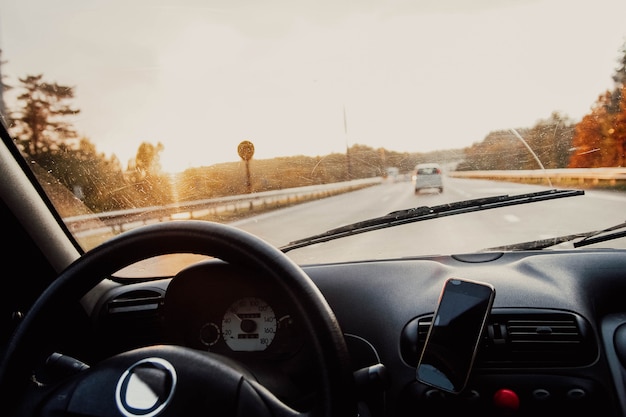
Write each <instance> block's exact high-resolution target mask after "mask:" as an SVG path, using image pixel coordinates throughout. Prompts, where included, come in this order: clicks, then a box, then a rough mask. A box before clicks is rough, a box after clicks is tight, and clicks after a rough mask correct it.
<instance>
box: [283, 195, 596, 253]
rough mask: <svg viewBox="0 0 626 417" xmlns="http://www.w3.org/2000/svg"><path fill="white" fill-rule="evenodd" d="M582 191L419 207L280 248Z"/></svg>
mask: <svg viewBox="0 0 626 417" xmlns="http://www.w3.org/2000/svg"><path fill="white" fill-rule="evenodd" d="M584 193H585V192H584V191H581V190H556V189H552V190H547V191H539V192H534V193H527V194H518V195H508V194H505V195H498V196H493V197H484V198H476V199H472V200H463V201H457V202H453V203H447V204H441V205H438V206H431V207H428V206H421V207H415V208H409V209H405V210H397V211H392V212H391V213H388V214H385V215H384V216H380V217H375V218H372V219H368V220H363V221H359V222H356V223H352V224H348V225H346V226H341V227H338V228H336V229H331V230H328V231H326V232H324V233H321V234H318V235H313V236H310V237H307V238H304V239H299V240H294V241H292V242H289V243H288V244H287V245H285V246H283V247H281V248H280V250H282V251H283V252H288V251H290V250H293V249H297V248H302V247H304V246H310V245H314V244H316V243H322V242H328V241H329V240H334V239H339V238H343V237H347V236H353V235H356V234H359V233H365V232H369V231H372V230H378V229H384V228H387V227H394V226H399V225H402V224H407V223H414V222H418V221H422V220H430V219H436V218H440V217H445V216H454V215H457V214H463V213H470V212H474V211H482V210H489V209H494V208H499V207H506V206H514V205H519V204H526V203H534V202H537V201H545V200H552V199H556V198H563V197H573V196H577V195H583V194H584Z"/></svg>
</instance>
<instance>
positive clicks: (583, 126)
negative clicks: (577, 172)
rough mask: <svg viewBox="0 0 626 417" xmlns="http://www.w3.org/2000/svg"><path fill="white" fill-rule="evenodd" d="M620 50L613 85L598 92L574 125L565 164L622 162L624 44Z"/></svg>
mask: <svg viewBox="0 0 626 417" xmlns="http://www.w3.org/2000/svg"><path fill="white" fill-rule="evenodd" d="M622 52H623V57H622V60H621V63H620V66H619V67H618V68H617V70H616V72H615V75H614V76H613V81H614V82H615V85H616V86H615V89H614V90H613V91H606V92H605V93H604V94H602V95H600V96H599V97H598V100H597V101H596V103H595V105H594V106H593V108H592V109H591V113H590V114H588V115H586V116H585V117H583V119H582V120H581V121H580V122H579V123H578V124H577V126H576V129H575V133H574V138H573V141H572V145H573V148H574V150H575V151H574V152H573V153H572V156H571V158H570V162H569V168H596V167H623V166H626V45H625V46H624V48H623V51H622Z"/></svg>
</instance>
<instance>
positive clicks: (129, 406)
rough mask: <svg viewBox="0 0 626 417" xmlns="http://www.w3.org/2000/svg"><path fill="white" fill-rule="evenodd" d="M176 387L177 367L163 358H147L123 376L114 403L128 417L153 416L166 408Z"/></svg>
mask: <svg viewBox="0 0 626 417" xmlns="http://www.w3.org/2000/svg"><path fill="white" fill-rule="evenodd" d="M175 388H176V371H175V370H174V366H172V364H171V363H169V362H168V361H166V360H165V359H162V358H146V359H142V360H140V361H139V362H136V363H135V364H134V365H132V366H131V367H129V368H128V369H127V370H126V371H125V372H124V373H123V374H122V376H121V377H120V379H119V381H118V382H117V388H116V389H115V402H116V404H117V408H118V409H119V410H120V412H121V413H122V414H123V415H124V416H126V417H153V416H156V415H158V414H159V413H160V412H161V411H162V410H163V409H164V408H165V407H167V405H168V404H169V403H170V401H171V399H172V397H173V395H174V389H175Z"/></svg>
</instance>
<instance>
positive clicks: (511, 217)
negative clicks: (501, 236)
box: [504, 214, 521, 223]
mask: <svg viewBox="0 0 626 417" xmlns="http://www.w3.org/2000/svg"><path fill="white" fill-rule="evenodd" d="M504 220H506V221H507V222H510V223H519V222H520V221H521V220H520V218H519V217H517V216H516V215H514V214H505V215H504Z"/></svg>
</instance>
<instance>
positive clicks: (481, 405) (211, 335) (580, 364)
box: [95, 250, 626, 416]
mask: <svg viewBox="0 0 626 417" xmlns="http://www.w3.org/2000/svg"><path fill="white" fill-rule="evenodd" d="M303 269H304V270H305V272H306V273H307V274H308V275H309V276H310V277H311V279H312V280H313V281H314V282H315V284H316V285H317V286H318V288H319V289H320V290H321V292H322V293H323V294H324V296H325V298H326V300H327V301H328V303H329V305H330V306H331V308H332V310H333V311H334V313H335V315H336V318H337V320H338V322H339V324H340V326H341V328H342V330H343V332H344V335H345V339H346V343H347V345H348V348H349V350H350V354H351V361H352V366H353V369H354V371H355V372H356V373H357V374H358V373H359V372H361V373H362V372H363V371H364V370H365V371H366V372H368V373H369V374H368V375H369V377H368V378H365V382H363V383H362V384H360V385H359V387H360V390H361V394H362V395H361V397H362V401H363V403H364V404H367V406H368V407H369V410H370V412H371V413H372V414H373V415H379V416H382V415H416V414H417V413H419V414H420V415H426V416H427V415H435V414H440V413H442V412H454V411H458V410H468V409H472V408H473V410H474V411H476V412H483V413H487V414H493V415H498V413H499V412H501V411H503V409H504V410H505V411H506V409H507V407H516V410H517V411H518V412H520V413H521V414H522V415H524V414H525V415H530V414H535V415H548V414H551V413H554V412H556V411H559V412H563V411H577V412H579V413H581V412H582V413H585V412H594V413H602V414H603V415H623V413H624V410H626V401H625V398H626V397H625V395H624V385H625V384H624V379H625V378H626V376H625V375H626V368H624V365H623V364H622V361H621V358H625V359H626V330H622V329H623V328H625V327H626V325H624V323H626V303H625V302H624V296H625V295H626V253H624V252H618V251H609V250H602V251H597V250H596V251H594V250H589V251H580V250H575V251H558V252H557V251H555V252H551V251H543V252H541V251H538V252H525V253H522V252H510V253H482V254H467V255H457V256H436V257H428V258H419V259H402V260H389V261H375V262H362V263H343V264H329V265H307V266H304V267H303ZM451 277H456V278H465V279H472V280H478V281H485V282H489V283H491V284H492V285H494V286H495V288H496V298H495V302H494V306H493V309H492V314H491V317H490V319H489V325H488V330H487V332H486V335H485V337H484V342H483V344H482V345H481V350H480V351H479V354H478V358H477V361H476V364H475V367H474V372H473V375H472V378H471V379H470V382H469V385H468V388H467V390H466V391H465V392H464V393H462V394H460V395H451V394H446V393H443V392H440V391H437V390H435V389H432V388H430V387H428V386H425V385H423V384H421V383H418V382H417V381H416V380H415V367H416V364H417V360H418V357H419V353H420V351H421V347H422V345H423V342H424V337H425V334H426V332H427V331H428V326H429V325H430V319H431V317H432V314H433V311H434V309H435V307H436V304H437V300H438V296H439V294H440V291H441V288H442V285H443V282H444V281H445V280H446V279H448V278H451ZM292 303H297V300H290V299H289V298H288V297H286V296H285V295H284V294H282V293H281V292H280V290H278V289H276V288H274V287H273V286H272V285H271V284H270V283H269V282H268V281H267V280H265V279H264V277H262V276H259V274H258V273H256V272H255V271H252V270H247V269H244V268H242V267H239V266H234V265H227V264H225V263H222V262H221V261H212V260H209V261H203V262H200V263H197V264H195V265H193V266H192V267H190V268H188V269H186V270H183V271H181V272H180V273H179V274H178V275H177V276H176V277H174V278H172V279H160V280H156V281H149V282H141V283H134V284H130V285H119V286H115V287H113V288H111V289H110V290H108V291H107V292H106V293H105V294H103V295H102V296H101V297H100V302H99V304H98V306H97V309H96V312H97V315H96V317H97V319H96V326H95V328H96V334H97V337H99V338H103V339H106V341H107V343H103V344H102V345H107V346H109V347H110V349H111V350H124V349H128V348H131V347H134V346H141V345H147V344H153V343H176V344H182V345H185V346H189V347H193V348H196V349H201V350H206V351H210V352H214V353H215V354H219V355H224V356H227V357H229V358H232V359H233V360H235V361H237V362H239V363H241V364H242V365H243V366H244V367H247V368H248V369H250V371H251V372H252V373H254V374H255V375H257V377H258V378H259V379H260V380H262V381H263V382H264V383H265V384H266V385H267V386H268V387H272V386H273V385H276V386H277V387H278V386H284V385H285V384H284V383H277V384H272V381H274V380H275V381H277V382H278V381H280V382H284V381H285V380H289V381H290V382H291V383H290V384H287V385H290V386H292V387H293V391H292V392H282V393H280V394H279V395H281V396H283V397H284V398H286V399H287V401H288V402H291V403H292V404H294V405H295V406H297V405H298V404H307V402H309V401H314V395H313V392H312V391H313V387H312V386H311V385H309V383H308V381H310V380H311V378H310V375H311V374H314V373H315V370H314V369H311V368H310V366H309V365H310V363H311V361H310V360H309V359H308V355H309V354H310V352H309V350H308V348H307V339H306V334H303V333H302V332H300V329H299V327H298V321H299V318H298V316H297V314H295V313H294V309H293V308H292V306H293V304H292ZM233 320H235V321H236V326H233V325H232V323H233ZM246 320H247V322H246V323H244V321H246ZM237 329H246V330H245V331H239V330H237ZM620 337H621V338H623V339H624V341H621V339H620ZM112 341H114V342H113V343H112ZM111 353H113V352H101V354H102V355H107V354H111ZM625 363H626V361H625ZM359 380H361V379H359ZM502 395H504V396H505V397H506V398H509V399H510V398H511V396H512V397H514V398H515V399H516V400H517V401H518V402H517V403H514V402H513V403H511V402H510V401H509V400H507V399H506V398H505V400H502ZM507 396H508V397H507ZM507 401H508V402H507ZM468 407H470V408H468Z"/></svg>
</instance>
